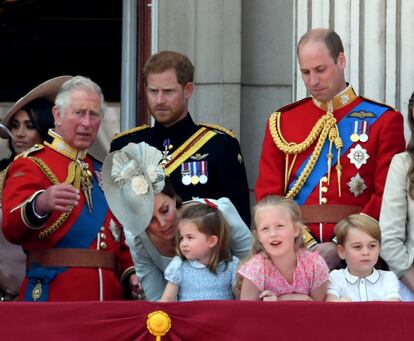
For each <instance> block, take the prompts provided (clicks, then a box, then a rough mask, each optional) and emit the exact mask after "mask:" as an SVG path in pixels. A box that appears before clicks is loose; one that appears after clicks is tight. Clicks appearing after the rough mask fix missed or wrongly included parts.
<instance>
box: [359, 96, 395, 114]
mask: <svg viewBox="0 0 414 341" xmlns="http://www.w3.org/2000/svg"><path fill="white" fill-rule="evenodd" d="M360 97H361V98H362V99H363V100H365V101H367V102H371V103H374V104H379V105H381V106H383V107H386V108H389V109H390V110H392V111H395V108H394V107H392V106H391V105H389V104H386V103H383V102H380V101H376V100H373V99H371V98H367V97H364V96H360Z"/></svg>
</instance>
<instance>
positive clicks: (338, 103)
mask: <svg viewBox="0 0 414 341" xmlns="http://www.w3.org/2000/svg"><path fill="white" fill-rule="evenodd" d="M357 97H358V96H357V95H356V93H355V92H354V89H353V88H352V86H350V85H348V86H347V88H346V89H345V90H344V91H342V92H340V93H339V94H337V95H336V96H335V97H334V98H332V99H331V100H329V101H326V102H320V101H318V100H317V99H316V98H314V97H312V101H313V103H314V104H315V105H316V106H317V107H318V108H321V109H322V110H325V111H331V112H332V111H334V110H337V109H341V108H343V107H344V106H346V105H348V104H349V103H352V102H353V101H354V100H355V99H356V98H357Z"/></svg>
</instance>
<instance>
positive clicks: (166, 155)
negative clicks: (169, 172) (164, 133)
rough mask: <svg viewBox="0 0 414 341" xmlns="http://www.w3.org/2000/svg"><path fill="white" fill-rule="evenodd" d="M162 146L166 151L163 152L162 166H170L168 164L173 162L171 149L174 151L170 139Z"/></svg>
mask: <svg viewBox="0 0 414 341" xmlns="http://www.w3.org/2000/svg"><path fill="white" fill-rule="evenodd" d="M162 146H163V147H164V150H163V151H162V161H161V164H162V165H164V166H165V165H166V164H168V162H170V161H171V155H170V151H171V149H173V145H172V144H171V141H170V139H168V138H167V139H165V140H164V142H163V143H162Z"/></svg>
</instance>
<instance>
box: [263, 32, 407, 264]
mask: <svg viewBox="0 0 414 341" xmlns="http://www.w3.org/2000/svg"><path fill="white" fill-rule="evenodd" d="M343 51H344V50H343V46H342V42H341V39H340V37H339V36H338V35H337V34H336V33H335V32H333V31H331V30H328V29H314V30H311V31H309V32H308V33H306V34H305V35H304V36H303V37H302V38H301V40H300V41H299V44H298V49H297V55H298V60H299V65H300V70H301V73H302V78H303V81H304V83H305V86H306V88H307V90H308V91H309V93H310V94H311V95H312V97H310V98H305V99H303V100H301V101H299V102H296V103H293V104H290V105H288V106H285V107H283V108H281V109H278V110H277V111H276V112H274V113H273V114H272V115H271V116H270V118H269V120H268V122H267V126H266V131H265V137H264V141H263V147H262V154H261V158H260V163H259V176H258V179H257V182H256V187H255V193H256V199H257V200H260V199H261V198H263V197H265V196H266V195H269V194H276V195H285V196H288V197H290V198H293V199H294V200H295V201H296V202H297V203H298V204H299V205H301V206H302V212H303V215H304V219H305V223H306V225H307V226H308V228H309V229H310V231H311V233H312V236H313V237H314V238H311V237H310V236H309V235H305V242H306V243H307V246H308V247H313V246H314V247H315V248H316V249H318V251H319V252H320V253H321V254H322V255H323V256H324V257H325V259H326V260H327V262H328V264H329V265H330V267H331V268H333V267H335V266H336V265H337V264H338V262H339V258H338V257H337V255H336V245H335V244H334V243H332V242H331V241H332V240H333V238H334V232H333V228H334V226H335V223H336V222H338V221H339V220H340V219H343V218H345V217H346V216H348V215H350V214H352V213H358V212H360V213H364V214H367V215H369V216H370V217H372V218H374V219H378V218H379V212H380V207H381V199H382V193H383V189H384V184H385V179H386V176H387V171H388V166H389V163H390V160H391V158H392V156H393V155H394V154H396V153H399V152H401V151H403V150H404V146H405V141H404V134H403V117H402V115H401V113H399V112H396V111H394V110H393V109H392V108H390V107H388V106H386V105H384V104H380V103H376V102H373V101H371V100H367V99H365V98H363V97H361V96H357V95H356V94H355V92H354V90H353V89H352V87H351V86H350V85H348V84H347V83H346V82H345V76H344V69H345V65H346V60H345V55H344V52H343ZM338 158H339V162H338ZM316 241H317V242H319V243H321V244H319V245H316V246H315V244H316Z"/></svg>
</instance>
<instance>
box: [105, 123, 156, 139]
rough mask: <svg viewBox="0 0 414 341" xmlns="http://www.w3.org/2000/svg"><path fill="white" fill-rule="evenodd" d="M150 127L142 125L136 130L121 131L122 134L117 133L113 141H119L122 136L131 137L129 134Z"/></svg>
mask: <svg viewBox="0 0 414 341" xmlns="http://www.w3.org/2000/svg"><path fill="white" fill-rule="evenodd" d="M149 127H150V126H149V125H148V124H143V125H140V126H138V127H135V128H131V129H128V130H124V131H121V132H120V133H116V134H115V135H114V137H113V138H112V141H113V140H116V139H119V138H120V137H122V136H125V135H129V134H132V133H135V132H137V131H140V130H144V129H147V128H149Z"/></svg>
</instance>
